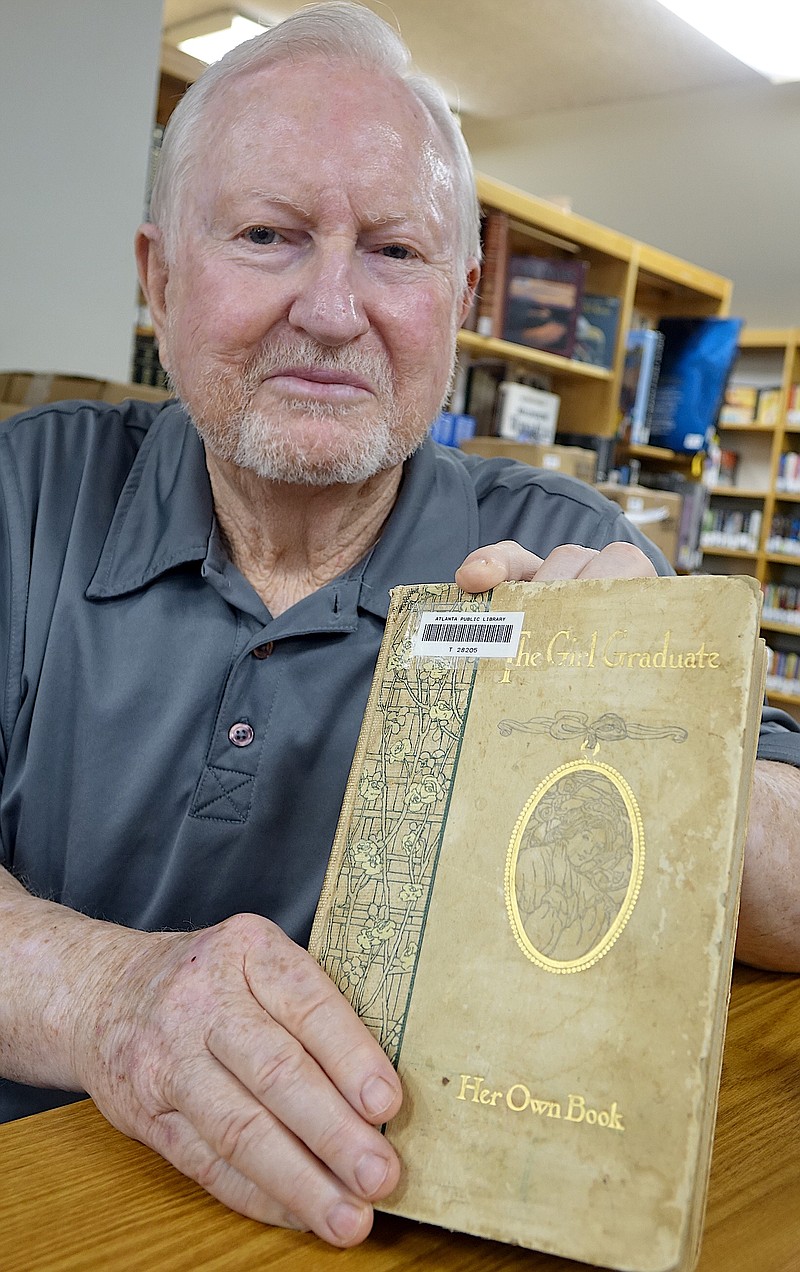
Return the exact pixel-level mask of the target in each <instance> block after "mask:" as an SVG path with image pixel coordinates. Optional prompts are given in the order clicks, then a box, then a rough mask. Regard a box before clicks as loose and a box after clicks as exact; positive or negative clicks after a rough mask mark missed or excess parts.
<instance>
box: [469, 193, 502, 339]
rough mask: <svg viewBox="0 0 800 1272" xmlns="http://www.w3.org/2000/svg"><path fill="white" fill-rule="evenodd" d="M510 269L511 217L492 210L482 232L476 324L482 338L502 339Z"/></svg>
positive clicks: (487, 215)
mask: <svg viewBox="0 0 800 1272" xmlns="http://www.w3.org/2000/svg"><path fill="white" fill-rule="evenodd" d="M507 269H508V214H507V213H505V212H498V211H497V210H496V209H494V208H490V209H489V211H488V212H487V213H486V219H485V222H484V229H483V270H482V273H481V281H480V284H479V295H478V302H477V315H476V320H475V330H476V331H477V333H478V335H479V336H496V337H498V338H499V337H500V336H502V334H503V312H504V309H505V290H506V271H507Z"/></svg>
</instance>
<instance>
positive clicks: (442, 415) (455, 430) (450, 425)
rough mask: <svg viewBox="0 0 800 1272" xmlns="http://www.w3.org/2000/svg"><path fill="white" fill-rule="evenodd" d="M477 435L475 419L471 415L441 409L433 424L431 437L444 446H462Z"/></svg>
mask: <svg viewBox="0 0 800 1272" xmlns="http://www.w3.org/2000/svg"><path fill="white" fill-rule="evenodd" d="M474 436H475V421H474V419H473V418H472V416H471V415H464V414H462V413H460V412H456V411H440V412H439V414H438V416H437V417H436V419H435V420H434V421H433V424H432V426H431V437H432V438H433V440H434V442H439V443H440V445H442V446H460V445H461V443H462V442H465V441H467V440H468V439H469V438H470V437H474Z"/></svg>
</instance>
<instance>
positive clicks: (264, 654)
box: [253, 640, 275, 658]
mask: <svg viewBox="0 0 800 1272" xmlns="http://www.w3.org/2000/svg"><path fill="white" fill-rule="evenodd" d="M274 648H275V646H274V644H273V642H272V641H271V640H268V641H267V643H266V645H256V647H255V649H254V650H253V657H254V658H269V656H270V654H271V653H272V651H273V649H274Z"/></svg>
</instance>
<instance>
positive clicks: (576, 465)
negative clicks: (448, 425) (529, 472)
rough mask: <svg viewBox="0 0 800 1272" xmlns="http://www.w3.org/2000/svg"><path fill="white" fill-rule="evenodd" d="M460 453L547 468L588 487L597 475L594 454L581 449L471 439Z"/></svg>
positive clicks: (483, 438)
mask: <svg viewBox="0 0 800 1272" xmlns="http://www.w3.org/2000/svg"><path fill="white" fill-rule="evenodd" d="M461 449H462V450H463V451H466V452H467V453H468V454H471V455H483V456H484V457H485V458H487V459H494V458H497V457H501V458H503V459H517V460H520V461H521V462H522V463H523V464H531V465H533V467H534V468H549V469H551V470H554V471H556V472H561V473H564V474H565V475H566V476H567V477H577V478H578V479H579V480H580V481H585V482H587V483H588V484H589V485H591V484H592V482H593V481H594V479H595V474H596V473H597V452H596V451H593V450H584V449H583V448H582V447H580V446H537V445H535V444H534V443H533V442H514V441H510V440H509V439H508V438H505V437H472V438H470V439H469V441H465V442H462V443H461Z"/></svg>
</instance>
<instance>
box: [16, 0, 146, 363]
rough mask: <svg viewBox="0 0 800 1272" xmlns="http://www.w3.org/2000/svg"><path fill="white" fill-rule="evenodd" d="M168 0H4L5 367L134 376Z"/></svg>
mask: <svg viewBox="0 0 800 1272" xmlns="http://www.w3.org/2000/svg"><path fill="white" fill-rule="evenodd" d="M160 31H161V0H24V2H23V3H20V2H19V0H0V191H1V193H0V369H8V368H14V369H17V370H32V371H53V370H58V371H70V372H75V373H85V374H88V375H95V376H98V377H102V378H109V379H116V380H127V379H129V378H130V361H131V342H132V334H133V325H134V322H135V313H136V281H135V280H136V274H135V268H134V264H133V253H132V247H131V242H132V237H133V233H134V230H135V228H136V226H137V224H138V222H139V221H140V220H141V213H142V201H143V197H144V189H145V181H146V172H147V164H148V150H149V144H150V134H151V130H152V121H153V116H154V110H155V94H156V86H157V78H158V59H159V44H160Z"/></svg>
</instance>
